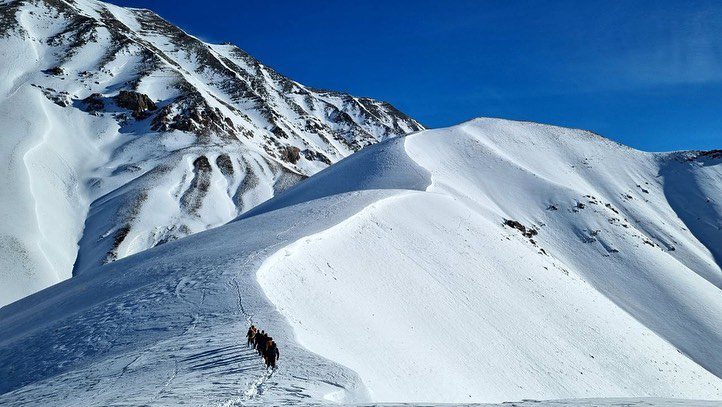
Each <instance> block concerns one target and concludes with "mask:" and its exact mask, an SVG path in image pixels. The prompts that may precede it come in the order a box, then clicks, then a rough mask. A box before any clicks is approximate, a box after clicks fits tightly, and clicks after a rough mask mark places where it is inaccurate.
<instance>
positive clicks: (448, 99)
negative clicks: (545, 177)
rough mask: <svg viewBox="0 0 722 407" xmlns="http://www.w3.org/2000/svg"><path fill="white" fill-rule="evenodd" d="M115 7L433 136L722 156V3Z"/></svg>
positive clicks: (213, 2) (420, 1)
mask: <svg viewBox="0 0 722 407" xmlns="http://www.w3.org/2000/svg"><path fill="white" fill-rule="evenodd" d="M111 2H113V3H115V4H120V5H127V6H133V7H145V8H149V9H151V10H154V11H156V12H157V13H158V14H160V15H161V16H163V17H164V18H166V19H167V20H169V21H171V22H172V23H174V24H177V25H178V26H180V27H181V28H183V29H185V30H186V31H188V32H190V33H191V34H193V35H196V36H197V37H200V38H201V39H203V40H205V41H210V42H225V41H230V42H232V43H234V44H237V45H238V46H240V47H241V48H243V49H244V50H246V51H247V52H249V53H250V54H251V55H253V56H255V57H256V58H258V59H260V60H261V61H262V62H264V63H265V64H267V65H269V66H271V67H273V68H275V69H276V70H278V71H279V72H281V73H282V74H285V75H287V76H289V77H291V78H293V79H295V80H297V81H299V82H301V83H303V84H306V85H309V86H314V87H319V88H328V89H334V90H342V91H347V92H350V93H352V94H354V95H358V96H370V97H374V98H378V99H382V100H386V101H388V102H391V103H393V104H394V105H395V106H397V107H398V108H399V109H401V110H403V111H404V112H406V113H408V114H409V115H411V116H413V117H414V118H416V119H417V120H419V121H420V122H422V123H423V124H424V125H426V126H427V127H442V126H448V125H453V124H456V123H459V122H462V121H465V120H468V119H471V118H473V117H477V116H494V117H504V118H510V119H519V120H532V121H538V122H543V123H551V124H558V125H563V126H571V127H579V128H584V129H589V130H592V131H595V132H598V133H600V134H602V135H604V136H606V137H609V138H612V139H614V140H617V141H620V142H622V143H625V144H628V145H630V146H632V147H635V148H639V149H643V150H648V151H666V150H677V149H713V148H722V2H720V1H693V0H692V1H676V2H672V1H618V2H616V1H593V2H592V1H588V2H584V1H562V0H560V1H516V2H512V1H482V0H477V1H424V0H416V1H390V0H387V1H376V0H366V1H341V0H328V1H314V2H305V1H268V0H267V1H261V0H257V1H233V0H204V1H190V0H175V1H167V0H111Z"/></svg>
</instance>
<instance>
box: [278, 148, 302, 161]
mask: <svg viewBox="0 0 722 407" xmlns="http://www.w3.org/2000/svg"><path fill="white" fill-rule="evenodd" d="M279 153H280V154H281V159H282V160H284V161H287V162H289V163H291V164H296V163H297V162H298V160H299V159H301V149H299V148H298V147H295V146H285V147H283V148H281V150H280V151H279Z"/></svg>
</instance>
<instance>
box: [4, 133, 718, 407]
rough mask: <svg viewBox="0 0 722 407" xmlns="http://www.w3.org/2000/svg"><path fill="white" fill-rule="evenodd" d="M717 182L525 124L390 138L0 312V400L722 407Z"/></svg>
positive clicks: (585, 137)
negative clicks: (214, 223) (270, 349)
mask: <svg viewBox="0 0 722 407" xmlns="http://www.w3.org/2000/svg"><path fill="white" fill-rule="evenodd" d="M721 188H722V157H721V156H720V155H719V154H718V153H715V152H707V153H704V152H686V153H682V152H679V153H645V152H641V151H637V150H634V149H631V148H628V147H625V146H621V145H619V144H617V143H614V142H611V141H609V140H606V139H604V138H602V137H599V136H597V135H594V134H592V133H589V132H584V131H580V130H574V129H566V128H559V127H553V126H545V125H539V124H534V123H521V122H510V121H504V120H494V119H478V120H474V121H471V122H468V123H464V124H462V125H459V126H455V127H451V128H447V129H439V130H428V131H423V132H419V133H415V134H413V135H410V136H406V137H404V138H396V139H392V140H389V141H386V142H383V143H380V144H377V145H375V146H371V147H369V148H366V149H364V150H363V151H361V152H359V153H357V154H354V155H352V156H351V157H349V158H347V159H345V160H343V161H341V162H339V163H338V164H335V165H333V166H331V167H329V168H327V169H325V170H323V171H321V172H320V173H318V174H316V175H314V176H312V177H310V178H309V179H307V180H305V181H303V182H301V183H299V184H298V185H296V186H294V187H292V188H290V189H288V190H287V191H285V192H283V193H281V194H279V195H278V196H277V197H275V198H273V199H272V200H270V201H268V202H267V203H265V204H263V205H260V206H258V207H257V208H255V209H254V210H252V211H250V212H248V213H247V214H245V215H242V216H241V217H240V218H238V219H237V220H235V221H234V222H231V223H228V224H226V225H224V226H221V227H219V228H215V229H212V230H209V231H205V232H201V233H198V234H195V235H193V236H190V237H187V238H184V239H180V240H178V241H175V242H170V243H168V244H165V245H162V246H158V247H155V248H153V249H150V250H147V251H144V252H142V253H139V254H136V255H133V256H130V257H127V258H124V259H122V260H119V261H117V262H113V263H110V264H107V265H105V266H102V267H100V268H98V269H94V270H89V271H88V272H86V273H82V274H80V275H78V276H77V277H74V278H73V279H70V280H68V281H65V282H62V283H60V284H58V285H55V286H53V287H50V288H48V289H46V290H44V291H42V292H39V293H37V294H34V295H32V296H29V297H28V298H25V299H23V300H21V301H18V302H16V303H13V304H10V305H8V306H6V307H4V308H2V309H0V325H2V326H3V327H4V329H3V330H2V331H1V332H0V376H1V377H6V378H9V379H7V380H4V381H2V382H0V403H2V404H4V405H22V404H23V403H26V402H27V403H45V404H52V405H83V404H90V402H89V400H92V402H93V403H97V404H103V405H108V404H119V403H126V404H164V405H176V404H181V403H192V404H206V405H242V404H253V403H258V404H264V403H265V404H284V403H288V404H296V403H301V402H304V401H305V402H312V403H313V402H334V401H336V402H378V401H405V402H414V401H424V402H499V401H509V400H519V399H524V398H527V399H562V398H564V399H568V398H599V397H665V398H672V397H680V398H692V399H710V400H722V379H721V377H722V369H721V368H720V366H722V328H720V327H722V296H720V291H719V290H720V289H719V287H720V286H721V285H720V278H721V276H722V270H720V257H719V256H720V253H719V248H720V247H722V236H721V234H720V227H721V226H722V225H721V224H720V223H721V222H722V206H721V204H720V201H719V199H720V198H719V197H720V196H722V190H721ZM249 323H255V324H256V325H258V326H260V327H262V328H264V329H266V330H267V331H269V332H271V334H272V335H273V337H274V339H275V340H276V341H277V342H278V343H279V345H280V348H281V355H282V356H281V361H280V368H279V370H278V371H276V372H275V373H273V374H272V375H269V374H268V373H265V372H264V370H263V368H262V367H261V362H260V360H258V359H257V358H256V357H254V356H253V355H252V354H251V353H250V352H249V351H247V350H244V348H243V338H242V336H243V333H244V332H245V329H246V328H247V326H248V324H249ZM605 403H606V402H604V401H600V402H599V404H602V405H605ZM625 403H630V404H632V405H633V404H635V403H637V401H634V400H631V401H630V400H626V401H625ZM580 404H582V403H581V402H580V403H577V404H574V403H572V405H580Z"/></svg>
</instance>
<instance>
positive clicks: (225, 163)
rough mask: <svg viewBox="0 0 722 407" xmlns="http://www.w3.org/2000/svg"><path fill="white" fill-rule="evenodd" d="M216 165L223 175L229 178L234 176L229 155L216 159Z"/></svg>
mask: <svg viewBox="0 0 722 407" xmlns="http://www.w3.org/2000/svg"><path fill="white" fill-rule="evenodd" d="M216 165H217V166H218V169H219V170H220V171H221V174H223V175H225V176H227V177H230V176H231V175H233V163H232V162H231V157H229V156H228V154H221V155H219V156H218V157H216Z"/></svg>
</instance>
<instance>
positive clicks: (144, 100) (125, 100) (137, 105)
mask: <svg viewBox="0 0 722 407" xmlns="http://www.w3.org/2000/svg"><path fill="white" fill-rule="evenodd" d="M115 103H117V104H118V106H120V107H122V108H125V109H128V110H130V111H132V112H133V117H135V118H136V119H138V120H142V119H145V118H146V117H148V116H149V113H148V111H149V110H155V109H157V107H156V105H155V103H153V101H152V100H151V99H150V98H149V97H148V95H146V94H143V93H138V92H133V91H128V90H121V91H120V93H119V94H118V96H116V97H115Z"/></svg>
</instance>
